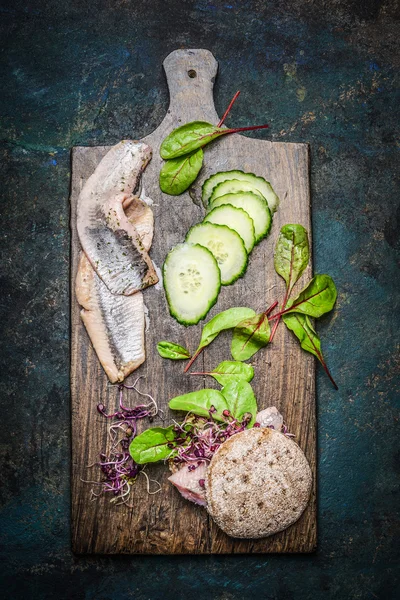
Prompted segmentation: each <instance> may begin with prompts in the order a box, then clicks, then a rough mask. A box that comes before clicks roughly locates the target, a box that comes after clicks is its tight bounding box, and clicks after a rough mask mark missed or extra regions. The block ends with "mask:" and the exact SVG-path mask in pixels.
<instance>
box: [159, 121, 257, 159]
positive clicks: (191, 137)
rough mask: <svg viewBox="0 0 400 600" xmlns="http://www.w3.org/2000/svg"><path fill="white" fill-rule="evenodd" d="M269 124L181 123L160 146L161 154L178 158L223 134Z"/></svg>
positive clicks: (165, 156) (249, 129) (169, 157)
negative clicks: (222, 124) (234, 125)
mask: <svg viewBox="0 0 400 600" xmlns="http://www.w3.org/2000/svg"><path fill="white" fill-rule="evenodd" d="M266 127H268V125H253V126H251V127H238V128H236V129H227V128H226V127H224V128H222V127H216V126H215V125H212V124H211V123H206V122H205V121H192V122H191V123H186V125H181V127H178V128H177V129H174V130H173V131H171V133H170V134H169V135H167V137H166V138H165V139H164V141H163V142H162V144H161V147H160V156H161V158H163V159H164V160H169V159H171V158H177V157H178V156H184V155H185V154H190V153H191V152H193V151H194V150H197V149H198V148H203V146H205V145H206V144H209V143H210V142H212V141H213V140H215V139H216V138H218V137H220V136H221V135H228V134H230V133H238V132H240V131H253V130H254V129H265V128H266Z"/></svg>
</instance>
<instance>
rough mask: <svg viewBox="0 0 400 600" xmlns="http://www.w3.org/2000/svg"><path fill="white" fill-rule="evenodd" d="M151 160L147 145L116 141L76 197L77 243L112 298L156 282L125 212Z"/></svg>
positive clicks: (143, 248)
mask: <svg viewBox="0 0 400 600" xmlns="http://www.w3.org/2000/svg"><path fill="white" fill-rule="evenodd" d="M150 158H151V149H150V147H149V146H148V145H147V144H145V143H143V142H136V141H130V140H125V141H122V142H120V143H119V144H117V145H116V146H113V147H112V148H111V149H110V150H109V151H108V152H107V154H106V155H105V156H104V158H103V159H102V160H101V161H100V163H99V165H98V166H97V168H96V170H95V172H94V173H93V175H91V176H90V177H89V179H88V180H87V181H86V183H85V185H84V186H83V188H82V191H81V193H80V194H79V198H78V208H77V229H78V235H79V240H80V242H81V245H82V248H83V250H84V252H85V254H86V256H87V257H88V259H89V261H90V263H91V265H92V266H93V268H94V269H95V270H96V273H97V274H98V276H99V277H100V278H101V279H102V280H103V281H104V283H105V284H106V286H107V287H108V289H109V290H110V292H112V293H113V294H123V295H125V296H129V295H131V294H134V293H135V292H137V291H138V290H142V289H144V288H146V287H148V286H149V285H153V284H155V283H157V282H158V277H157V274H156V272H155V269H154V266H153V263H152V262H151V259H150V257H149V255H148V253H147V250H146V248H145V247H144V245H143V241H142V239H141V237H140V235H139V233H138V231H137V229H136V227H135V225H133V224H132V222H131V221H130V220H129V218H128V217H127V215H126V214H125V211H124V206H127V205H129V203H130V201H131V198H132V196H133V194H134V192H135V191H136V189H137V187H138V185H139V182H140V177H141V174H142V172H143V170H144V169H145V167H146V165H147V163H148V162H149V160H150Z"/></svg>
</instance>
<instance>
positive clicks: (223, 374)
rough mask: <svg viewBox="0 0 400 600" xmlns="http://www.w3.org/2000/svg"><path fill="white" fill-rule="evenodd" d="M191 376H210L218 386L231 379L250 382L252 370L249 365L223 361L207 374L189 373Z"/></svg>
mask: <svg viewBox="0 0 400 600" xmlns="http://www.w3.org/2000/svg"><path fill="white" fill-rule="evenodd" d="M190 374H191V375H210V376H211V377H214V379H215V380H216V381H218V383H219V384H220V385H226V384H227V383H228V382H229V381H231V380H232V379H238V380H239V379H241V380H243V381H251V380H252V379H253V377H254V369H253V367H252V366H251V365H247V364H246V363H242V362H240V361H233V360H224V361H223V362H221V363H220V364H219V365H218V366H217V367H215V369H213V370H212V371H210V372H208V373H190Z"/></svg>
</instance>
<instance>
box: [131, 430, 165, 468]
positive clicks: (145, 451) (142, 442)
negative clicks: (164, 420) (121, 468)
mask: <svg viewBox="0 0 400 600" xmlns="http://www.w3.org/2000/svg"><path fill="white" fill-rule="evenodd" d="M175 437H176V433H175V431H174V426H173V425H170V427H166V428H163V427H153V428H152V429H146V431H143V433H141V434H140V435H138V436H137V437H135V438H133V440H132V441H131V443H130V446H129V452H130V455H131V457H132V458H133V460H134V461H135V462H136V463H137V464H138V465H142V464H144V463H153V462H157V461H159V460H164V459H165V458H167V457H168V456H169V455H170V454H171V452H172V451H173V447H172V448H171V445H173V443H174V440H175Z"/></svg>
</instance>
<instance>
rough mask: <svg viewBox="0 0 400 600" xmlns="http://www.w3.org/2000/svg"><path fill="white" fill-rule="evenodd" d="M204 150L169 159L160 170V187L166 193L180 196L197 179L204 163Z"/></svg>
mask: <svg viewBox="0 0 400 600" xmlns="http://www.w3.org/2000/svg"><path fill="white" fill-rule="evenodd" d="M203 158H204V154H203V150H202V149H201V148H199V149H198V150H196V151H195V152H192V153H191V154H188V155H185V156H180V157H179V158H172V159H170V160H167V162H166V163H165V164H164V166H163V168H162V169H161V171H160V188H161V190H162V191H163V192H164V193H165V194H169V195H170V196H179V194H182V193H183V192H184V191H185V190H187V189H188V187H189V186H190V185H191V184H192V183H193V181H194V180H195V179H196V177H197V175H198V174H199V171H200V169H201V167H202V164H203Z"/></svg>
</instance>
